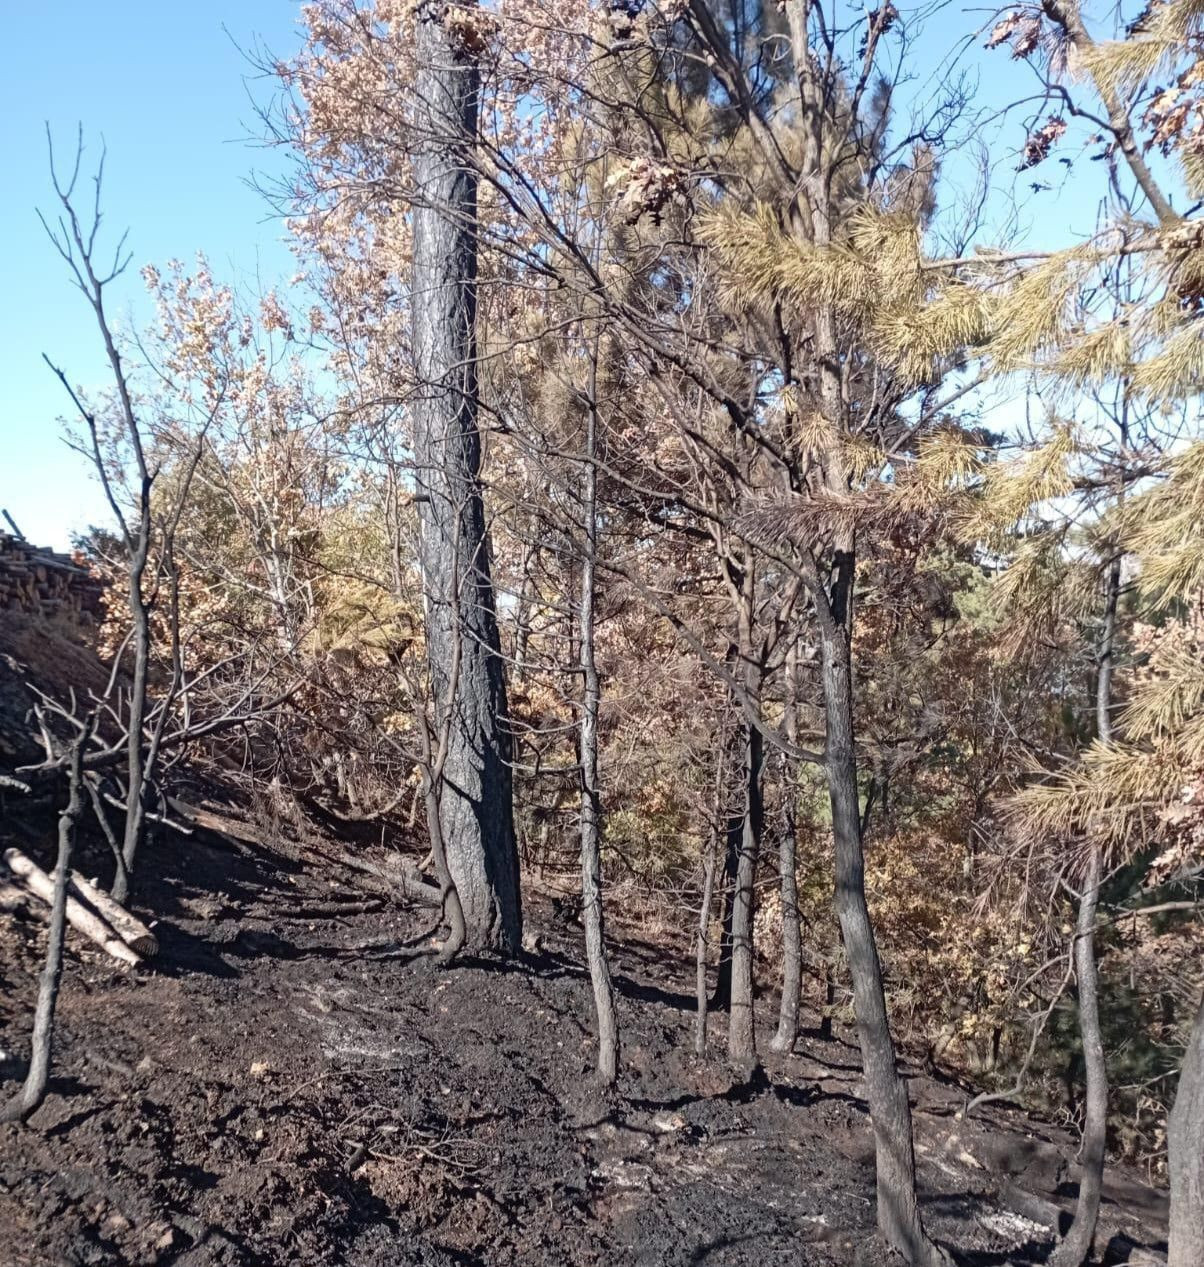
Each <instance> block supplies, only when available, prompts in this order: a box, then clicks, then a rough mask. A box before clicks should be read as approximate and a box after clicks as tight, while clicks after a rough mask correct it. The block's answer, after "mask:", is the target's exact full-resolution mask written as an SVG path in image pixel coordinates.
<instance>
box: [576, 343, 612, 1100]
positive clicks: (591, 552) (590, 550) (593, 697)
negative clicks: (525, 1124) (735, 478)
mask: <svg viewBox="0 0 1204 1267" xmlns="http://www.w3.org/2000/svg"><path fill="white" fill-rule="evenodd" d="M590 380H591V383H590V386H591V396H592V395H593V392H594V390H595V389H596V383H597V374H596V370H595V368H594V367H593V366H591V373H590ZM597 442H598V414H597V403H596V401H595V400H592V399H591V401H590V407H589V410H588V414H587V420H586V437H585V472H584V479H583V485H584V487H583V489H582V520H583V522H582V528H583V529H584V538H585V542H584V544H585V548H584V551H583V552H582V556H581V607H580V613H579V614H580V628H579V630H578V632H579V635H580V639H581V648H580V658H581V675H582V700H581V920H582V923H583V924H584V925H585V954H586V959H587V960H588V962H589V977H590V983H591V985H592V986H593V991H594V1012H595V1014H596V1016H597V1019H598V1072H599V1074H600V1075H601V1076H602V1081H603V1082H604V1083H607V1084H609V1083H613V1082H614V1080H615V1077H616V1075H617V1073H618V1065H619V1023H618V1018H617V1016H616V1014H615V991H614V983H613V982H612V981H611V977H610V963H609V962H608V960H607V957H606V937H605V930H604V920H603V907H602V797H601V793H600V790H599V787H598V711H599V705H600V704H601V697H602V688H601V682H600V680H599V677H598V666H597V663H596V660H595V658H594V586H595V569H596V566H597V556H598V468H597V466H596V465H595V462H594V456H595V449H596V446H597Z"/></svg>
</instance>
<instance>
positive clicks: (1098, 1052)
mask: <svg viewBox="0 0 1204 1267" xmlns="http://www.w3.org/2000/svg"><path fill="white" fill-rule="evenodd" d="M1120 579H1121V560H1120V556H1119V555H1118V556H1117V557H1116V558H1115V559H1113V561H1112V563H1111V565H1110V566H1109V568H1108V575H1107V593H1106V595H1105V605H1104V624H1103V629H1102V631H1101V634H1100V645H1099V671H1098V676H1097V678H1096V688H1095V705H1096V725H1097V729H1098V731H1099V737H1100V739H1101V740H1102V741H1103V742H1104V743H1108V742H1110V741H1111V739H1112V659H1113V648H1114V644H1115V641H1116V610H1117V606H1118V604H1119V601H1120ZM1102 871H1103V859H1102V858H1101V856H1100V848H1099V846H1098V844H1095V843H1093V844H1092V845H1091V853H1090V855H1089V857H1088V860H1087V873H1086V875H1085V876H1084V877H1083V891H1082V895H1081V896H1080V898H1079V910H1078V917H1077V919H1076V921H1075V930H1074V972H1075V979H1076V982H1077V987H1078V990H1077V993H1078V1011H1079V1035H1080V1037H1081V1039H1082V1043H1083V1073H1084V1081H1085V1095H1084V1100H1083V1144H1082V1161H1081V1167H1082V1169H1081V1171H1080V1175H1079V1197H1078V1201H1077V1203H1076V1205H1075V1211H1074V1222H1073V1223H1072V1224H1071V1225H1070V1231H1069V1232H1067V1234H1066V1239H1065V1240H1064V1241H1062V1243H1061V1244H1060V1245H1059V1246H1058V1248H1057V1249H1056V1250H1055V1251H1054V1253H1053V1255H1052V1257H1051V1258H1050V1263H1051V1267H1081V1264H1082V1263H1083V1262H1085V1261H1086V1259H1087V1256H1088V1255H1089V1254H1090V1253H1091V1246H1092V1244H1093V1243H1094V1241H1095V1228H1096V1224H1097V1223H1098V1221H1099V1207H1100V1196H1101V1193H1102V1189H1103V1183H1104V1158H1105V1151H1106V1146H1107V1138H1108V1067H1107V1064H1106V1063H1105V1060H1104V1037H1103V1030H1102V1029H1101V1027H1100V1017H1099V965H1098V964H1097V963H1096V958H1095V916H1096V910H1097V908H1098V907H1099V890H1100V879H1101V874H1102ZM1202 1146H1204V1145H1202Z"/></svg>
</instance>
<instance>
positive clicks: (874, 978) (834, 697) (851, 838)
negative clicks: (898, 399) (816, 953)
mask: <svg viewBox="0 0 1204 1267" xmlns="http://www.w3.org/2000/svg"><path fill="white" fill-rule="evenodd" d="M836 567H837V571H838V574H839V579H838V580H837V582H836V585H835V589H836V598H835V601H834V602H833V604H832V606H833V612H832V619H831V620H829V621H821V635H820V645H821V650H822V660H823V691H824V710H825V717H826V724H827V726H826V728H827V760H826V766H827V776H828V790H829V797H830V801H831V806H832V837H833V843H834V848H835V855H836V858H835V860H836V903H835V904H836V915H837V919H838V920H839V923H840V934H841V939H842V941H843V943H844V949H845V956H846V958H847V959H848V964H849V976H850V978H851V979H852V985H853V1010H854V1014H855V1016H856V1019H857V1036H858V1039H859V1042H860V1046H861V1062H862V1066H863V1069H864V1074H865V1091H866V1099H867V1101H868V1102H869V1108H870V1120H871V1122H872V1124H873V1129H874V1156H875V1163H876V1169H877V1196H878V1228H879V1231H880V1232H881V1233H882V1235H883V1237H884V1238H885V1240H886V1242H887V1244H889V1245H890V1246H891V1247H892V1248H894V1249H895V1250H897V1251H898V1252H899V1253H900V1254H902V1255H903V1257H904V1258H905V1259H906V1260H907V1261H908V1262H909V1263H910V1264H911V1265H912V1267H938V1265H939V1267H945V1264H947V1263H948V1262H949V1259H948V1258H947V1257H946V1255H945V1254H944V1253H943V1252H942V1251H941V1250H940V1249H938V1248H937V1246H935V1245H934V1244H933V1243H932V1241H931V1240H929V1238H928V1235H927V1233H926V1232H925V1230H924V1225H923V1222H922V1221H921V1219H920V1212H919V1207H918V1205H917V1202H916V1163H915V1146H914V1142H913V1137H912V1124H911V1105H910V1103H909V1102H908V1098H907V1086H906V1084H905V1083H904V1081H903V1079H902V1078H901V1077H900V1076H899V1071H898V1067H897V1064H896V1058H895V1045H894V1040H893V1038H892V1037H891V1032H890V1022H889V1019H888V1017H887V1011H886V994H885V991H884V989H883V984H882V965H881V963H880V961H879V959H878V947H877V943H876V941H875V938H874V929H873V925H872V923H871V922H870V914H869V908H868V906H867V905H866V899H865V859H864V856H863V852H862V844H861V816H860V813H859V806H858V794H857V756H856V751H855V748H854V745H853V683H852V664H851V660H850V654H849V641H848V632H847V627H846V619H847V616H848V613H847V611H846V605H847V603H848V602H849V601H850V598H851V588H852V579H853V558H852V553H851V551H850V552H848V553H846V554H844V555H843V556H840V555H838V558H837V563H836Z"/></svg>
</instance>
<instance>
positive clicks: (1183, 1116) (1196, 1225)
mask: <svg viewBox="0 0 1204 1267" xmlns="http://www.w3.org/2000/svg"><path fill="white" fill-rule="evenodd" d="M1166 1150H1167V1161H1168V1164H1169V1167H1170V1181H1171V1213H1170V1237H1169V1254H1168V1257H1167V1267H1200V1264H1201V1263H1204V997H1201V999H1200V1009H1199V1011H1198V1012H1197V1013H1196V1023H1195V1026H1194V1027H1193V1029H1192V1032H1191V1037H1190V1038H1189V1039H1188V1042H1187V1051H1186V1053H1185V1054H1184V1057H1183V1068H1182V1070H1181V1071H1180V1073H1179V1088H1178V1090H1177V1091H1176V1092H1175V1103H1174V1106H1173V1107H1172V1109H1171V1112H1170V1117H1169V1118H1168V1120H1167V1126H1166Z"/></svg>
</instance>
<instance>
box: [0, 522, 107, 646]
mask: <svg viewBox="0 0 1204 1267" xmlns="http://www.w3.org/2000/svg"><path fill="white" fill-rule="evenodd" d="M103 596H104V585H103V584H102V582H101V581H99V580H98V579H97V578H96V577H95V576H93V575H92V573H91V572H90V571H89V570H88V568H87V567H86V566H85V565H84V563H83V561H82V560H81V559H78V558H76V557H74V556H72V555H69V554H57V553H56V552H55V551H53V550H43V549H41V548H39V547H38V546H33V545H30V544H29V542H28V541H26V540H24V539H23V538H22V537H16V536H13V535H12V534H11V533H7V532H0V611H22V612H26V613H28V614H30V615H35V616H48V617H54V618H60V619H63V620H66V621H68V622H69V623H71V624H75V625H88V624H92V623H94V622H95V621H97V620H99V618H100V614H101V600H102V598H103Z"/></svg>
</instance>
